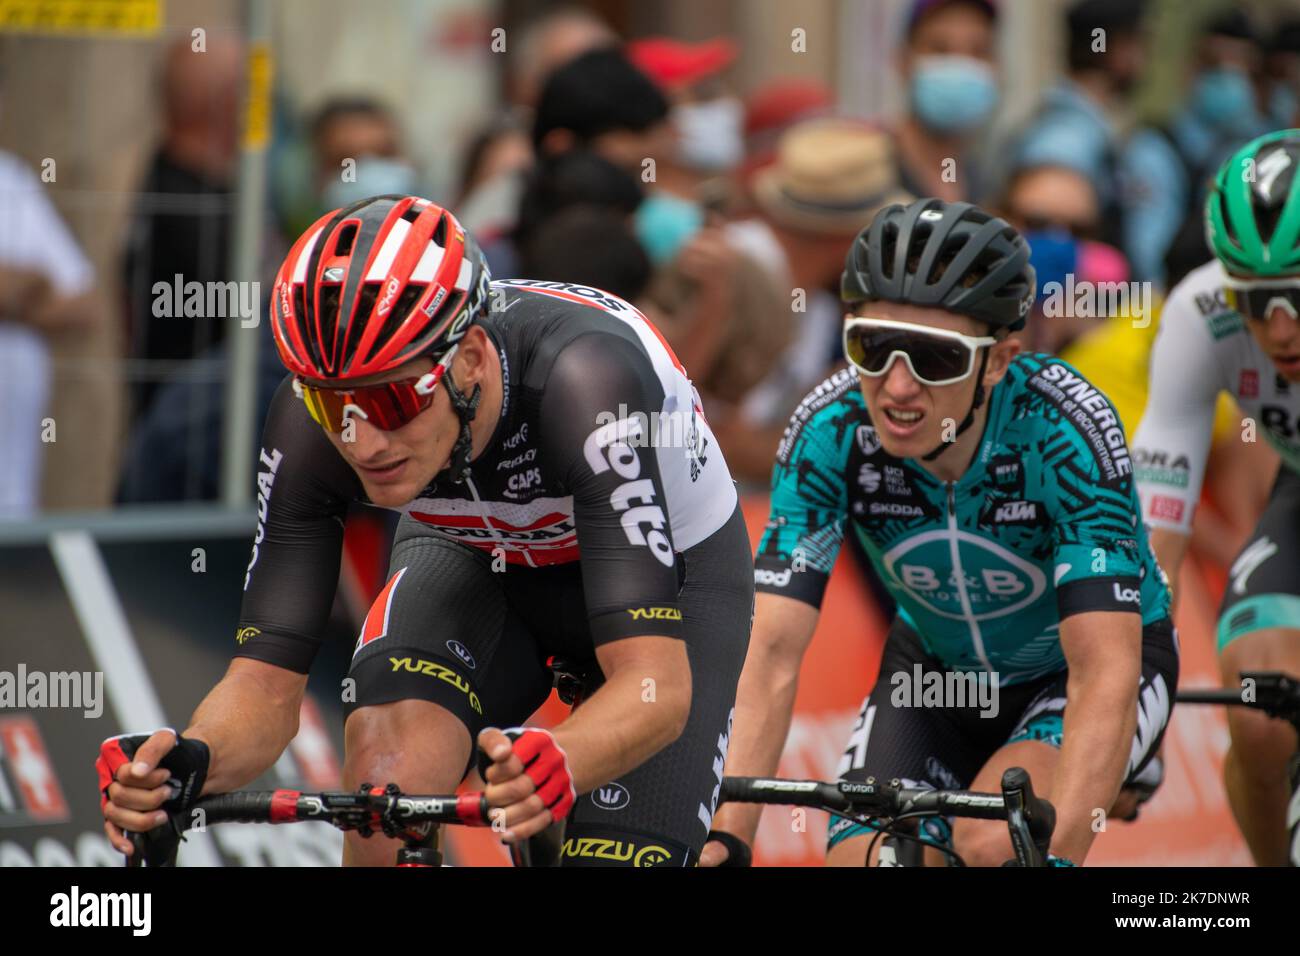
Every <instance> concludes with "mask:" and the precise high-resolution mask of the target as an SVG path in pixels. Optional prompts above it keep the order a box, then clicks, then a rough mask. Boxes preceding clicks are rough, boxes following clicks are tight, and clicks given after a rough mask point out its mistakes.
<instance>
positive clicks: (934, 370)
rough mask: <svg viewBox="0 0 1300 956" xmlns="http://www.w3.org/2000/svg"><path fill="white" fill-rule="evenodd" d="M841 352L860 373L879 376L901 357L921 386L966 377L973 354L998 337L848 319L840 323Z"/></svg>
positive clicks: (950, 383) (994, 343)
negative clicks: (841, 326) (842, 339)
mask: <svg viewBox="0 0 1300 956" xmlns="http://www.w3.org/2000/svg"><path fill="white" fill-rule="evenodd" d="M843 335H844V355H845V356H846V357H847V358H848V360H849V362H850V363H851V364H852V365H853V367H854V368H856V369H857V370H858V373H859V374H861V375H866V376H867V377H868V378H879V377H880V376H882V375H884V374H885V373H886V372H888V371H889V368H890V366H891V365H893V364H894V357H895V356H902V359H903V361H904V362H906V363H907V368H908V371H910V372H911V373H912V377H913V378H914V379H916V380H917V381H918V382H920V383H921V384H923V385H952V384H954V383H956V382H960V381H962V380H964V379H966V378H969V377H970V374H971V372H973V371H974V370H975V355H976V353H977V352H979V350H980V349H981V348H983V347H984V346H986V345H996V344H997V342H998V340H997V339H995V338H993V337H992V336H990V335H980V336H975V335H963V334H962V333H961V332H952V331H949V330H948V329H932V328H927V327H926V326H921V325H916V324H914V323H911V322H897V321H894V320H893V319H872V318H851V319H849V320H847V321H846V322H845V323H844V333H843Z"/></svg>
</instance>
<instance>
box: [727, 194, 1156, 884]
mask: <svg viewBox="0 0 1300 956" xmlns="http://www.w3.org/2000/svg"><path fill="white" fill-rule="evenodd" d="M1034 291H1035V279H1034V271H1033V268H1032V267H1031V266H1030V265H1029V249H1028V246H1027V244H1026V243H1025V241H1024V239H1023V238H1022V237H1021V236H1020V235H1019V234H1018V233H1017V232H1016V231H1015V229H1013V228H1012V227H1011V226H1010V225H1009V224H1007V223H1006V222H1004V221H1003V220H1001V219H997V218H995V217H992V216H990V215H988V214H987V213H985V212H983V211H982V210H980V209H978V208H976V207H974V206H972V205H970V204H969V203H944V202H942V201H940V200H937V199H921V200H917V201H916V202H914V203H912V204H911V205H909V206H907V207H903V206H898V205H895V206H891V207H888V208H887V209H885V210H883V211H881V213H880V214H879V215H877V216H876V218H875V220H874V221H873V222H872V224H871V226H870V227H869V228H868V229H867V230H864V231H863V232H862V233H861V234H860V235H859V236H858V237H857V239H856V240H855V241H854V243H853V246H852V247H851V249H850V251H849V254H848V259H847V263H846V268H845V271H844V275H843V281H842V297H843V299H844V302H845V303H846V305H848V306H849V307H850V308H851V309H852V310H853V311H852V313H851V314H849V315H847V316H846V319H845V326H844V345H845V353H846V355H847V356H848V358H849V361H850V368H848V369H845V370H843V371H840V372H837V373H836V374H835V375H833V376H832V377H831V378H830V379H828V380H827V381H826V382H824V383H823V384H822V385H820V386H818V388H817V389H816V390H814V391H813V392H812V393H811V394H810V395H809V396H808V397H807V398H805V399H804V401H803V402H802V403H801V404H800V405H799V407H798V408H797V409H796V410H795V412H794V415H793V417H792V419H791V422H790V426H789V428H788V429H787V431H786V433H785V435H784V437H783V439H782V441H781V445H780V447H779V449H778V451H777V462H776V467H775V469H774V471H773V475H772V498H771V516H770V519H769V521H768V525H767V530H766V532H765V534H764V535H763V539H762V541H761V543H760V544H759V548H758V554H757V557H756V559H755V572H754V575H755V582H756V588H757V591H758V592H759V594H758V600H757V607H756V618H755V622H754V629H753V634H752V637H751V642H750V650H749V654H748V657H747V659H746V662H745V670H744V673H743V675H742V677H741V682H740V687H739V691H738V699H737V704H736V721H735V726H734V728H733V737H732V740H731V753H730V756H729V758H728V762H727V767H726V770H727V773H729V774H735V775H745V776H751V775H752V776H763V775H771V774H772V773H774V772H775V771H776V766H777V762H778V759H779V757H780V753H781V750H782V748H783V746H784V741H785V737H786V734H787V733H788V730H789V726H790V716H791V711H792V708H793V703H794V695H795V686H796V683H797V677H798V669H799V664H800V661H801V660H802V657H803V653H804V651H805V649H806V648H807V646H808V643H809V641H810V639H811V637H812V634H813V631H814V628H815V626H816V623H817V616H818V607H819V605H820V603H821V599H822V594H823V591H824V589H825V586H826V582H827V579H828V577H829V575H830V571H831V568H832V566H833V564H834V562H835V558H836V555H837V553H838V551H839V547H840V544H841V542H842V540H843V536H844V533H845V529H846V528H848V529H850V530H851V533H852V534H855V535H857V537H858V539H859V540H860V542H861V543H862V545H863V547H864V549H865V550H866V552H867V554H868V555H870V557H871V560H872V562H873V564H874V565H875V566H876V569H877V570H878V572H879V573H880V576H881V578H882V580H883V581H884V582H885V584H886V586H887V587H888V588H889V589H890V592H891V593H892V594H893V596H894V598H895V599H896V601H897V602H898V613H897V616H896V618H895V620H894V622H893V625H892V626H891V628H890V631H889V635H888V637H887V639H886V643H885V648H884V652H883V655H882V659H881V667H880V675H879V677H878V678H877V682H876V686H875V688H874V690H873V691H872V692H871V694H870V695H869V696H868V697H867V699H866V701H865V702H864V704H863V707H862V710H861V712H860V714H859V717H858V721H857V723H856V725H855V726H854V728H853V732H852V735H851V737H850V740H849V745H848V748H847V749H846V751H845V754H844V757H843V759H842V760H841V763H840V767H839V774H840V776H841V778H843V779H849V780H862V779H865V778H866V777H868V776H875V777H877V778H880V779H885V780H888V779H892V778H894V777H898V778H901V779H903V780H904V781H905V782H906V783H908V784H909V785H913V786H929V787H936V788H952V787H958V788H971V789H975V790H985V791H996V790H997V789H998V783H999V780H1000V779H1001V776H1002V772H1003V771H1004V770H1005V769H1006V768H1008V767H1012V766H1021V767H1024V768H1025V769H1027V770H1028V771H1029V772H1030V774H1031V776H1032V778H1033V780H1034V783H1035V787H1036V788H1038V789H1039V790H1040V792H1044V793H1045V794H1046V795H1047V796H1048V797H1049V798H1050V799H1051V800H1052V801H1053V803H1055V804H1056V807H1057V810H1058V823H1057V828H1056V833H1055V836H1054V837H1053V841H1052V847H1051V849H1052V854H1053V858H1054V859H1055V860H1056V861H1057V862H1062V863H1068V862H1070V861H1073V862H1076V863H1079V862H1082V861H1083V859H1084V858H1085V856H1086V855H1087V853H1088V850H1089V847H1090V846H1091V844H1092V841H1093V837H1094V836H1095V830H1094V824H1095V823H1096V821H1097V820H1099V819H1101V818H1102V817H1103V816H1104V815H1105V814H1106V813H1107V812H1108V811H1109V810H1110V809H1111V808H1112V807H1113V806H1114V804H1115V803H1116V800H1117V797H1118V795H1119V794H1120V791H1121V787H1123V786H1127V787H1129V788H1131V789H1133V790H1134V791H1135V793H1142V794H1145V795H1148V796H1149V794H1150V792H1151V791H1152V790H1153V789H1154V787H1155V785H1156V783H1158V780H1159V763H1158V760H1157V759H1156V754H1157V750H1158V748H1159V744H1160V740H1161V738H1162V736H1163V733H1164V728H1165V726H1166V724H1167V723H1168V719H1169V714H1170V709H1171V705H1172V701H1173V696H1174V692H1175V688H1176V684H1177V675H1178V642H1177V635H1176V633H1175V631H1174V629H1173V625H1172V623H1171V621H1170V618H1169V591H1168V587H1167V584H1166V581H1165V578H1164V575H1163V574H1162V573H1161V572H1160V570H1159V567H1158V566H1157V565H1156V563H1155V559H1154V556H1153V554H1152V551H1151V549H1150V547H1149V545H1148V542H1147V538H1146V531H1145V529H1144V527H1143V525H1142V522H1141V520H1140V514H1141V512H1140V508H1139V504H1138V497H1137V493H1136V490H1135V487H1134V481H1133V463H1132V460H1131V459H1130V457H1129V454H1128V450H1127V445H1126V441H1125V435H1124V431H1123V427H1122V425H1121V424H1120V421H1119V418H1118V416H1117V415H1116V413H1115V410H1114V408H1113V407H1112V406H1111V403H1110V401H1109V400H1108V399H1107V398H1106V396H1105V395H1103V394H1102V393H1101V392H1099V391H1098V390H1097V389H1095V388H1093V387H1092V386H1091V385H1090V384H1089V383H1088V382H1087V381H1086V380H1085V379H1084V378H1083V376H1082V375H1080V374H1079V373H1078V371H1076V370H1075V369H1074V368H1072V367H1071V366H1070V365H1068V364H1067V363H1065V362H1062V361H1061V360H1059V359H1056V358H1053V357H1051V356H1048V355H1042V354H1020V348H1021V347H1020V344H1019V343H1018V342H1017V341H1015V340H1014V339H1012V338H1010V337H1009V336H1010V334H1011V333H1012V332H1014V331H1015V330H1016V329H1019V328H1022V327H1023V326H1024V324H1025V316H1026V315H1027V314H1028V311H1029V306H1030V304H1031V303H1032V301H1033V298H1034ZM757 825H758V813H757V812H756V808H753V807H749V806H745V805H740V804H736V805H730V804H729V805H726V806H724V807H723V808H722V809H721V810H720V811H719V812H718V814H717V817H716V818H715V822H714V831H715V832H714V841H713V842H712V843H711V845H710V846H708V847H707V848H706V851H705V855H704V859H703V862H704V863H705V864H706V865H707V864H717V863H719V862H722V861H723V860H724V859H725V860H727V861H729V862H731V863H735V862H737V861H740V862H743V861H744V859H745V857H746V856H747V850H748V844H749V843H750V842H752V840H753V836H754V834H755V832H756V829H757ZM719 834H721V835H719ZM872 835H873V833H872V831H870V830H868V829H867V828H865V827H863V826H861V825H859V824H857V823H854V822H852V821H848V820H843V819H838V820H836V819H833V820H832V825H831V827H830V832H829V852H828V857H827V861H828V863H831V864H845V865H862V863H863V862H864V860H865V856H866V853H867V844H868V842H869V841H868V840H867V839H865V838H866V837H870V836H872ZM922 836H923V838H924V839H927V840H929V841H931V842H943V843H945V844H947V845H950V846H952V848H953V849H955V850H956V851H957V852H958V853H960V854H961V856H962V857H964V858H965V860H966V861H967V862H968V863H971V864H985V865H999V864H1001V863H1002V862H1003V861H1005V860H1007V859H1009V858H1011V856H1012V849H1011V845H1010V839H1009V837H1008V834H1007V829H1006V826H1005V824H999V823H998V822H996V821H975V820H960V821H957V822H956V823H955V825H953V826H951V827H949V826H947V825H944V824H941V825H939V826H937V827H935V828H934V829H933V830H932V831H931V832H927V833H924V834H922Z"/></svg>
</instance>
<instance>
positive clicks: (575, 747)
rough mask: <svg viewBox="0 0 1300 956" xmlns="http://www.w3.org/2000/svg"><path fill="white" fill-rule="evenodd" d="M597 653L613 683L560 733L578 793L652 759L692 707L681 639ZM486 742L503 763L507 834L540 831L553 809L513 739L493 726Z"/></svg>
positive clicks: (625, 642)
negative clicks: (513, 748) (513, 746)
mask: <svg viewBox="0 0 1300 956" xmlns="http://www.w3.org/2000/svg"><path fill="white" fill-rule="evenodd" d="M596 657H597V659H598V660H599V662H600V666H601V670H602V671H603V672H604V673H605V683H604V684H603V685H602V686H601V687H600V689H599V690H597V691H596V693H594V694H593V695H592V696H591V697H590V698H589V699H588V700H586V701H584V702H583V703H582V705H581V706H580V707H577V708H576V709H575V710H574V712H573V715H572V716H571V717H570V718H569V719H568V720H566V721H564V723H562V724H560V725H559V726H558V727H556V728H555V731H554V733H553V734H552V736H553V737H554V740H555V743H556V745H558V747H559V748H560V749H561V750H562V751H563V752H564V756H565V765H566V766H565V771H566V772H565V776H566V777H567V778H568V783H569V785H570V786H571V787H572V789H573V793H575V794H576V793H586V792H587V791H589V790H592V789H594V788H595V787H597V786H599V785H600V784H602V783H606V782H608V781H610V780H612V779H614V778H615V777H617V776H619V775H620V774H623V773H625V772H626V771H628V770H632V769H633V768H635V767H638V766H640V765H641V764H643V763H645V761H646V760H648V759H649V758H650V757H652V756H654V755H655V754H656V753H657V752H658V751H659V750H661V749H663V748H664V747H666V746H667V745H668V744H670V743H672V742H673V741H674V740H676V739H677V738H678V737H680V736H681V733H682V731H683V730H684V729H685V727H686V722H687V718H688V717H689V715H690V710H691V666H690V660H689V658H688V657H687V655H686V645H685V644H683V643H682V642H681V641H680V640H677V639H674V638H670V637H658V636H653V635H643V636H636V637H626V638H622V639H620V640H616V641H610V642H608V643H606V644H602V645H600V646H599V647H597V648H596ZM478 743H479V746H480V747H482V749H483V751H484V752H485V753H486V754H487V755H488V756H489V757H491V758H492V760H493V761H494V762H495V763H494V766H493V767H491V768H490V769H489V770H488V772H487V776H486V779H487V781H488V787H487V790H486V794H487V799H488V802H489V804H491V805H492V806H494V807H501V808H504V811H505V813H504V816H503V817H502V818H501V819H503V821H504V822H505V824H506V825H507V826H508V830H507V831H506V836H505V839H506V840H507V841H508V842H513V841H517V840H524V839H527V838H529V837H532V836H535V835H536V834H538V833H540V832H541V831H542V830H544V829H545V828H546V827H547V826H549V825H550V824H551V822H552V816H551V813H549V812H547V809H546V806H547V805H546V804H545V803H544V802H543V799H542V797H541V796H540V795H539V794H538V792H537V788H536V786H535V785H534V782H533V781H532V780H530V779H529V777H528V776H527V775H526V774H525V772H524V765H523V763H522V762H521V761H520V758H519V756H518V755H517V754H515V753H512V751H511V747H510V742H509V740H508V739H507V738H506V736H505V735H504V734H502V733H501V731H500V730H498V729H496V728H494V727H489V728H487V729H485V730H484V731H483V732H482V733H481V734H479V739H478ZM543 789H545V788H544V787H543Z"/></svg>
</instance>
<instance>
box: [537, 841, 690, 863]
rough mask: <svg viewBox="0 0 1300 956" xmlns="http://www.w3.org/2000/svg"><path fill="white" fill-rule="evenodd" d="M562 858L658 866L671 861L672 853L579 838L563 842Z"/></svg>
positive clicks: (653, 848) (645, 847) (620, 843)
mask: <svg viewBox="0 0 1300 956" xmlns="http://www.w3.org/2000/svg"><path fill="white" fill-rule="evenodd" d="M560 853H561V855H562V856H569V857H579V856H580V857H590V858H591V859H593V860H613V861H615V862H616V863H626V862H628V861H629V860H630V861H631V862H632V865H633V866H658V865H659V864H660V863H666V862H668V861H669V860H670V859H672V853H671V852H670V851H669V850H667V849H665V848H664V847H661V846H658V845H657V844H651V845H650V846H643V847H641V848H640V849H637V846H636V844H635V843H623V842H622V841H619V840H605V839H600V838H598V837H580V838H578V839H577V840H574V839H568V840H565V841H564V848H563V849H562V850H561V851H560Z"/></svg>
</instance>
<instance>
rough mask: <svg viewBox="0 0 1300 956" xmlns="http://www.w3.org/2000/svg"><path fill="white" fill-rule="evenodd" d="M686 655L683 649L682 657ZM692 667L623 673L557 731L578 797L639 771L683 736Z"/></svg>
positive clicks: (610, 679)
mask: <svg viewBox="0 0 1300 956" xmlns="http://www.w3.org/2000/svg"><path fill="white" fill-rule="evenodd" d="M684 654H685V652H684V651H683V658H684ZM690 707H691V686H690V667H689V665H687V667H686V668H685V670H684V672H683V673H682V674H680V675H675V674H671V673H669V672H668V671H660V670H657V669H655V668H654V667H653V666H647V667H645V668H637V667H630V668H626V669H620V670H618V671H615V672H614V673H613V674H611V675H609V676H608V677H607V678H606V680H605V683H604V684H603V685H602V686H601V688H600V689H599V690H598V691H596V693H594V694H592V695H591V697H589V698H588V699H587V700H585V701H583V702H582V704H581V706H579V707H577V708H575V709H574V711H573V714H572V715H571V716H570V717H569V718H568V719H567V720H565V721H564V722H563V723H562V724H560V725H559V726H558V727H556V728H555V740H556V743H558V744H559V745H560V747H561V748H563V750H564V752H565V754H566V755H567V756H568V759H569V770H570V772H571V773H572V774H573V786H574V789H575V790H576V791H577V792H578V793H580V794H581V793H587V792H588V791H590V790H592V789H593V788H595V787H598V786H600V785H601V784H603V783H608V782H609V781H611V780H613V779H615V778H616V777H618V776H619V775H620V774H624V773H627V772H628V771H630V770H633V769H635V768H636V767H639V766H640V765H641V764H643V763H645V762H646V761H647V760H649V759H650V758H651V757H653V756H654V755H655V754H656V753H658V752H659V751H660V750H662V749H663V748H664V747H666V746H668V744H670V743H672V742H673V741H674V740H676V739H677V737H678V736H679V735H680V734H681V731H682V728H683V727H684V726H685V724H686V718H687V716H688V715H689V714H690Z"/></svg>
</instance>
